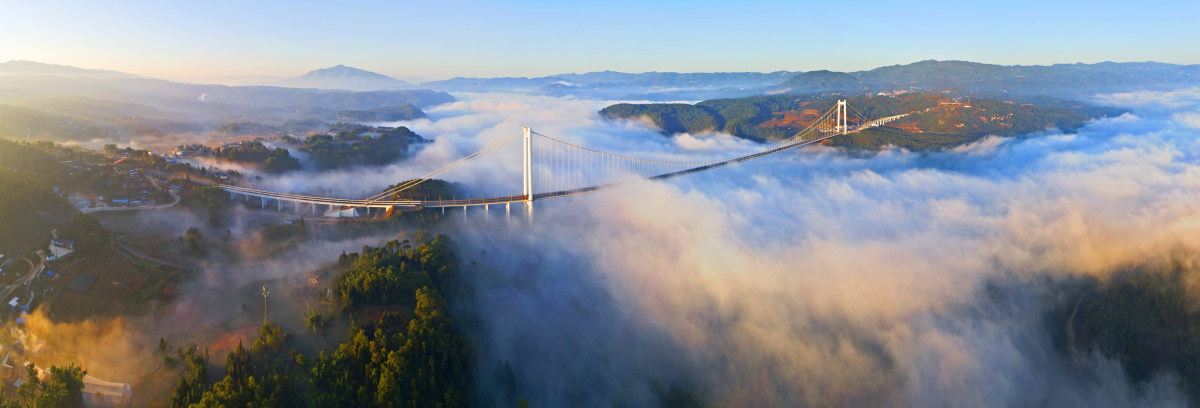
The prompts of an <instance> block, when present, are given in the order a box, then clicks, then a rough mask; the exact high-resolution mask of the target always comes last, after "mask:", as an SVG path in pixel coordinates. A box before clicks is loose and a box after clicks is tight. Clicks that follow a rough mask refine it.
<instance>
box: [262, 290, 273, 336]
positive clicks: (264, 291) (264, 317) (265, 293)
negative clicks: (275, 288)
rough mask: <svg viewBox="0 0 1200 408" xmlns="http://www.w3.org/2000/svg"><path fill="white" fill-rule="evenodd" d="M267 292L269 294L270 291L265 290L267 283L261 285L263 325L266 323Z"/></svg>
mask: <svg viewBox="0 0 1200 408" xmlns="http://www.w3.org/2000/svg"><path fill="white" fill-rule="evenodd" d="M269 294H271V292H268V291H267V285H263V289H262V295H263V326H266V325H267V295H269Z"/></svg>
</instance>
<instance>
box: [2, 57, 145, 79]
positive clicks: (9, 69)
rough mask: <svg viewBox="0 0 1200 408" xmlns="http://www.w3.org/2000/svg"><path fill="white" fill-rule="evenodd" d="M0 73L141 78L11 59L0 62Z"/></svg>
mask: <svg viewBox="0 0 1200 408" xmlns="http://www.w3.org/2000/svg"><path fill="white" fill-rule="evenodd" d="M0 75H53V76H66V77H86V78H101V79H105V78H141V77H140V76H137V75H134V74H127V73H124V72H119V71H109V70H104V69H84V68H77V67H73V66H70V65H57V64H44V63H41V62H34V61H24V60H12V61H8V62H2V63H0Z"/></svg>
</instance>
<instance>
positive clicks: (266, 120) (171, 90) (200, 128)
mask: <svg viewBox="0 0 1200 408" xmlns="http://www.w3.org/2000/svg"><path fill="white" fill-rule="evenodd" d="M337 71H346V70H334V71H333V73H334V74H336V73H337ZM346 72H349V71H346ZM364 72H365V71H364ZM317 76H319V75H317ZM332 76H333V77H337V75H332ZM454 100H455V99H454V97H453V96H450V94H448V93H445V92H438V91H431V90H419V89H405V90H372V91H361V92H359V91H349V90H335V89H313V88H289V87H281V86H225V85H204V84H189V83H181V82H173V81H165V80H161V79H153V78H146V77H140V76H137V75H131V74H125V73H121V72H116V71H101V70H89V69H82V68H76V67H70V66H64V65H51V64H42V63H37V62H29V61H10V62H6V63H0V137H7V138H21V139H23V138H26V137H31V138H42V139H47V140H55V141H68V140H71V141H89V140H111V141H113V142H118V143H125V142H128V141H130V140H133V139H137V138H139V137H147V136H149V137H159V136H162V135H177V134H193V135H194V134H205V133H207V132H210V131H212V130H213V129H216V128H219V127H221V126H223V125H226V124H229V123H244V122H255V123H258V124H266V125H268V126H273V127H278V128H280V129H285V130H287V131H291V132H304V131H309V130H319V129H320V128H321V127H323V126H326V125H328V124H331V123H334V122H337V121H342V120H349V119H350V118H366V119H364V121H366V120H367V119H370V120H371V121H394V120H405V119H408V118H420V117H424V113H423V112H421V110H420V109H421V108H427V107H430V106H434V105H439V104H443V103H448V102H453V101H454Z"/></svg>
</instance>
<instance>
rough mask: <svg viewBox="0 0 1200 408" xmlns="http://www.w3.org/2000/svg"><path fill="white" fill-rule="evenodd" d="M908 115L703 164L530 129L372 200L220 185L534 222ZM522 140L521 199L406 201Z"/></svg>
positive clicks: (828, 128) (830, 124) (841, 112)
mask: <svg viewBox="0 0 1200 408" xmlns="http://www.w3.org/2000/svg"><path fill="white" fill-rule="evenodd" d="M851 112H853V113H854V115H855V116H856V118H855V120H854V124H851V119H850V115H851ZM908 115H909V114H900V115H894V116H888V117H883V118H878V119H873V120H867V119H866V118H864V117H863V116H862V115H861V114H859V113H858V112H857V111H856V110H854V109H853V108H851V107H850V106H849V104H847V103H846V101H844V100H838V101H837V104H836V105H834V106H833V107H832V108H830V109H828V110H826V111H825V112H824V113H822V114H821V115H820V116H819V117H818V118H817V119H816V120H814V121H813V122H812V123H811V124H809V125H808V126H806V127H805V128H804V129H802V130H800V131H799V132H797V133H796V134H795V135H793V136H791V137H789V138H787V139H783V140H780V141H777V142H774V143H771V144H769V145H766V146H763V147H760V148H759V149H758V150H757V151H755V152H753V153H749V154H745V153H743V154H742V155H739V156H736V157H726V158H721V159H716V160H700V161H689V160H664V159H648V158H638V157H631V156H623V155H619V154H615V153H611V152H604V151H600V150H596V149H591V148H588V147H584V146H579V145H575V144H572V143H568V142H565V141H562V140H559V139H556V138H553V137H550V136H546V135H543V134H540V133H537V132H534V131H533V130H531V129H530V128H529V127H525V128H524V132H523V133H522V134H518V135H513V136H510V137H507V138H504V139H502V140H500V141H498V142H496V143H494V144H492V145H489V146H487V147H484V148H483V149H480V150H479V151H476V152H474V153H472V154H470V155H467V156H466V157H463V158H461V159H459V160H457V161H454V162H452V163H450V164H447V165H445V166H443V167H441V168H439V169H437V170H434V171H432V172H429V173H428V174H425V175H423V176H421V177H419V178H415V179H412V180H409V181H407V182H404V183H401V184H399V185H397V186H395V187H392V188H389V189H387V190H386V191H384V192H381V193H379V194H376V195H373V196H370V197H366V198H336V197H321V196H315V195H309V194H303V193H285V192H276V191H266V190H260V189H255V188H250V187H243V186H236V185H232V184H222V185H220V186H219V187H220V188H221V189H223V190H225V191H228V192H229V193H230V194H231V196H233V197H234V198H236V197H237V196H239V195H240V196H242V198H243V199H245V200H247V201H248V200H250V199H251V198H258V199H259V201H260V202H261V205H262V207H263V208H266V206H267V203H268V201H275V205H276V206H277V207H278V209H279V210H280V211H282V210H283V209H284V203H285V202H286V203H289V204H290V205H289V206H291V207H293V208H294V209H295V211H296V212H301V211H302V210H303V206H310V207H311V209H312V212H313V214H317V212H318V207H320V206H324V207H326V208H328V210H329V213H336V212H338V210H339V209H343V210H344V209H360V208H361V209H366V210H367V211H368V212H369V211H370V210H371V209H384V210H415V209H423V208H442V209H443V210H442V211H443V212H444V211H445V208H448V207H449V208H457V207H462V208H463V210H464V214H465V210H466V209H467V208H468V207H475V206H483V207H484V209H485V210H486V209H488V208H490V206H493V205H501V204H502V205H504V207H505V212H506V213H509V212H511V205H512V204H513V203H522V204H524V206H525V208H526V210H527V211H528V212H529V213H530V214H532V213H533V202H534V201H540V200H548V199H554V198H563V197H571V196H577V195H582V194H587V193H592V192H596V191H600V190H603V189H607V188H612V187H615V186H618V185H620V184H622V183H623V182H627V181H628V180H630V179H631V178H632V177H638V178H645V179H649V180H666V179H670V178H675V177H680V176H686V175H689V174H695V173H699V172H703V171H708V170H713V169H717V168H721V167H725V166H728V165H731V164H735V163H741V162H745V161H750V160H754V159H758V158H761V157H766V156H769V155H772V154H776V153H780V152H784V151H788V150H792V149H798V148H803V147H805V146H810V145H813V144H817V143H821V142H823V141H826V140H829V139H832V138H834V137H838V136H843V135H847V134H851V133H856V132H860V131H862V130H865V129H869V128H872V127H877V126H882V125H884V124H887V123H889V122H892V121H895V120H898V119H900V118H903V117H905V116H908ZM517 139H522V140H523V144H522V153H523V163H522V167H523V172H522V173H523V174H522V183H521V184H522V190H521V193H520V194H513V195H497V196H493V197H480V198H461V199H460V198H452V199H444V198H443V197H439V198H438V199H436V200H435V199H427V198H420V199H418V198H413V197H412V194H405V192H406V191H410V190H411V189H412V188H414V187H416V186H417V185H420V184H421V183H424V182H426V181H429V180H431V179H434V178H436V177H438V176H441V175H442V174H445V173H447V172H450V171H451V170H454V169H456V168H459V167H462V166H463V165H466V164H467V163H469V162H472V161H474V160H476V159H479V158H480V157H484V156H485V155H487V154H488V153H492V152H496V151H498V150H499V149H500V148H502V147H504V146H506V145H508V144H509V143H512V142H514V141H516V140H517ZM402 196H408V198H407V199H401V197H402Z"/></svg>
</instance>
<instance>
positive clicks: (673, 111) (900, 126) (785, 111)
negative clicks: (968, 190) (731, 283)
mask: <svg viewBox="0 0 1200 408" xmlns="http://www.w3.org/2000/svg"><path fill="white" fill-rule="evenodd" d="M837 99H847V100H848V101H849V104H850V106H851V107H852V108H853V109H854V110H855V112H854V113H852V114H851V115H850V122H851V124H855V123H861V120H860V116H859V114H861V117H862V118H867V119H876V118H881V117H886V116H892V115H899V114H906V113H907V114H911V115H910V116H908V117H905V118H903V119H901V120H899V121H897V122H893V123H891V124H889V125H888V127H887V128H883V129H873V130H869V131H865V132H861V133H858V134H854V135H850V136H849V137H845V138H839V139H837V140H835V141H831V142H830V143H831V144H833V145H837V146H845V147H851V148H862V149H878V148H881V147H883V146H885V145H896V146H900V147H905V148H909V149H914V150H922V149H937V148H945V147H951V146H955V145H959V144H962V143H967V142H970V141H972V140H976V139H978V138H981V137H983V136H986V135H1017V134H1024V133H1029V132H1035V131H1039V130H1043V129H1047V128H1058V129H1063V130H1072V129H1075V128H1078V127H1079V126H1082V125H1083V124H1084V123H1085V122H1087V121H1088V120H1091V119H1094V118H1097V117H1102V116H1112V115H1119V114H1121V113H1122V112H1123V111H1122V110H1118V109H1111V108H1101V107H1094V106H1089V105H1085V104H1082V103H1078V102H1071V101H1064V100H1059V99H1053V98H1044V97H1043V98H1037V99H1036V100H1034V102H1028V100H1026V101H1022V102H1017V101H1002V100H992V99H974V98H966V97H962V96H950V95H947V94H934V93H905V94H901V95H895V96H893V95H872V96H856V97H845V96H836V95H805V96H799V95H787V94H785V95H773V96H753V97H747V98H733V99H715V100H708V101H703V102H700V103H697V104H695V105H687V104H617V105H612V106H609V107H606V108H604V109H603V110H601V111H600V115H601V116H602V117H604V118H606V119H633V120H649V121H650V122H652V123H653V124H654V125H655V126H657V127H658V128H659V129H661V130H662V131H663V132H664V133H667V134H673V133H684V132H686V133H692V134H700V133H706V132H715V131H720V132H725V133H729V134H731V135H734V136H738V137H743V138H747V139H752V140H756V141H760V142H763V141H772V140H781V139H786V138H789V137H791V136H793V135H795V134H796V133H798V132H800V131H802V130H804V129H805V128H807V127H808V126H810V125H812V124H813V123H814V122H815V121H817V119H819V118H820V116H821V115H822V114H823V113H824V112H826V111H827V110H829V109H830V108H832V107H833V106H834V105H835V104H836V100H837Z"/></svg>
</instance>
